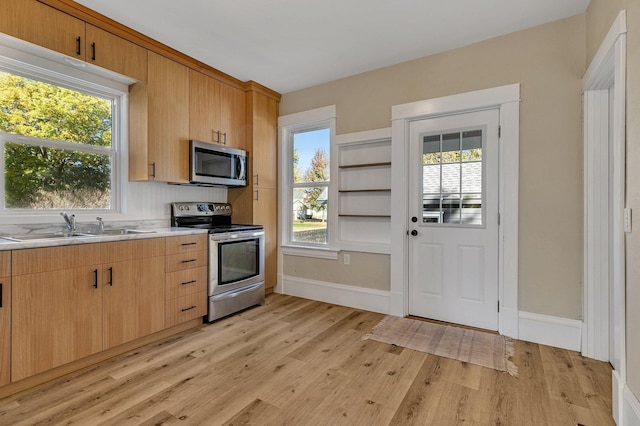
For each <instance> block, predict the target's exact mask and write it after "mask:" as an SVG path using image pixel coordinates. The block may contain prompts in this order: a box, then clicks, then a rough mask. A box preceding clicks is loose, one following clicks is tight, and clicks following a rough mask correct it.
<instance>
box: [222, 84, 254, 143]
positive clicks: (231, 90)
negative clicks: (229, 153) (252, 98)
mask: <svg viewBox="0 0 640 426" xmlns="http://www.w3.org/2000/svg"><path fill="white" fill-rule="evenodd" d="M246 125H247V103H246V94H245V92H244V91H242V90H239V89H236V88H235V87H231V86H229V85H227V84H220V128H221V131H222V136H221V138H222V140H221V142H222V143H223V144H224V145H227V146H230V147H233V148H238V149H245V150H246V149H247V142H246V140H245V139H246Z"/></svg>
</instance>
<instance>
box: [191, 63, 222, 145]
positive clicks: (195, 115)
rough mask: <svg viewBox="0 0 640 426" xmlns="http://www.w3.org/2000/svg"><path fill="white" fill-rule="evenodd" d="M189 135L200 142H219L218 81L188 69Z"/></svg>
mask: <svg viewBox="0 0 640 426" xmlns="http://www.w3.org/2000/svg"><path fill="white" fill-rule="evenodd" d="M189 92H190V95H189V136H190V138H191V139H195V140H198V141H202V142H211V143H219V142H220V135H221V132H220V82H219V81H218V80H216V79H213V78H211V77H208V76H206V75H204V74H202V73H200V72H198V71H194V70H190V71H189Z"/></svg>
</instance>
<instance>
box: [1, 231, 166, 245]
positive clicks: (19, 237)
mask: <svg viewBox="0 0 640 426" xmlns="http://www.w3.org/2000/svg"><path fill="white" fill-rule="evenodd" d="M155 232H156V231H150V230H142V229H129V228H117V229H105V230H103V231H90V232H70V233H66V232H51V233H47V234H23V235H2V236H0V239H3V240H7V241H13V242H21V241H31V240H52V239H67V238H80V237H101V236H108V235H135V234H154V233H155Z"/></svg>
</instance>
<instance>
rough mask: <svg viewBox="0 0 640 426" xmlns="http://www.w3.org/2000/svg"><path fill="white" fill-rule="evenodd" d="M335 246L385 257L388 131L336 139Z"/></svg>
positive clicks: (388, 204)
mask: <svg viewBox="0 0 640 426" xmlns="http://www.w3.org/2000/svg"><path fill="white" fill-rule="evenodd" d="M336 140H337V143H336V145H337V154H338V165H337V171H336V172H337V174H338V188H339V189H338V213H337V217H336V218H335V219H336V220H337V222H338V244H339V245H340V248H342V249H344V250H351V251H364V252H372V253H389V252H390V241H391V161H390V160H391V129H390V128H388V129H379V130H372V131H366V132H359V133H350V134H346V135H338V136H337V137H336Z"/></svg>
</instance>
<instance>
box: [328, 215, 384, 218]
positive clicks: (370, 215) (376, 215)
mask: <svg viewBox="0 0 640 426" xmlns="http://www.w3.org/2000/svg"><path fill="white" fill-rule="evenodd" d="M338 217H388V218H391V215H388V214H339V215H338Z"/></svg>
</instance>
